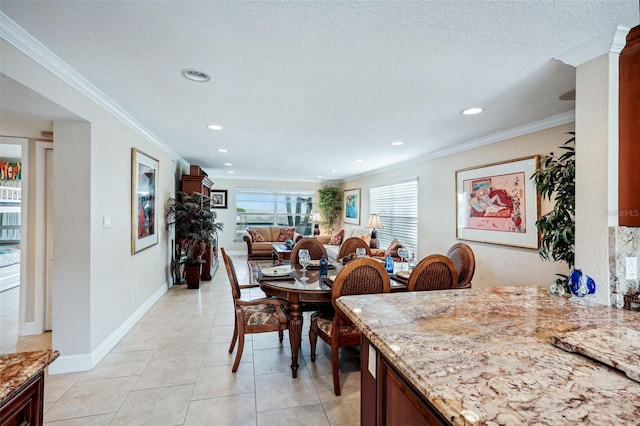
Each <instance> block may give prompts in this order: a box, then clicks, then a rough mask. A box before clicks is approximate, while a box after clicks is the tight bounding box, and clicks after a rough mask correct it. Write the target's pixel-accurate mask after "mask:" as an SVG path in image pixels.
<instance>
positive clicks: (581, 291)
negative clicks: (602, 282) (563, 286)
mask: <svg viewBox="0 0 640 426" xmlns="http://www.w3.org/2000/svg"><path fill="white" fill-rule="evenodd" d="M569 290H570V291H571V294H573V295H574V296H576V297H585V296H587V295H589V294H593V293H595V292H596V283H595V281H593V279H592V278H591V277H590V276H588V275H584V274H582V271H581V270H580V269H574V270H573V271H571V275H570V276H569Z"/></svg>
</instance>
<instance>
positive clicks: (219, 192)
mask: <svg viewBox="0 0 640 426" xmlns="http://www.w3.org/2000/svg"><path fill="white" fill-rule="evenodd" d="M211 207H213V208H214V209H226V208H227V190H226V189H212V190H211Z"/></svg>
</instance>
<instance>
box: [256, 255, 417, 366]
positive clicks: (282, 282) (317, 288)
mask: <svg viewBox="0 0 640 426" xmlns="http://www.w3.org/2000/svg"><path fill="white" fill-rule="evenodd" d="M342 268H343V265H342V264H341V263H333V262H330V263H329V270H328V274H327V275H326V276H325V275H320V271H319V269H318V268H314V267H308V269H307V270H306V271H304V270H303V269H302V267H301V266H300V265H280V266H273V267H265V268H262V269H261V272H260V273H259V274H258V276H257V277H254V278H255V279H256V281H257V282H258V283H259V284H260V288H261V289H262V291H263V292H264V293H265V294H266V295H267V296H273V297H279V298H281V299H284V300H287V301H288V302H289V306H288V308H287V312H288V314H289V343H290V344H291V373H292V376H293V377H294V378H296V377H297V376H298V355H299V353H300V345H301V342H302V324H303V315H302V313H303V311H309V310H318V309H321V308H322V306H323V305H325V306H327V305H329V304H331V284H332V279H333V278H334V277H335V276H336V275H337V274H338V273H339V272H340V270H341V269H342ZM406 288H407V286H406V281H403V280H400V279H397V277H395V276H393V275H392V279H391V291H393V292H395V291H405V290H406Z"/></svg>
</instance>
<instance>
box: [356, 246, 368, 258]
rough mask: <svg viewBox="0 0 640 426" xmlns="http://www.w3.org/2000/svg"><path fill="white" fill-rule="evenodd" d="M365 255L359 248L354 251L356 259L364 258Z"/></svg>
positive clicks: (363, 250) (365, 251)
mask: <svg viewBox="0 0 640 426" xmlns="http://www.w3.org/2000/svg"><path fill="white" fill-rule="evenodd" d="M366 255H367V250H365V249H364V248H362V247H359V248H357V249H356V256H357V257H358V258H360V257H365V256H366Z"/></svg>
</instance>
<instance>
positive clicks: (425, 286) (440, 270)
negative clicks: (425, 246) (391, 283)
mask: <svg viewBox="0 0 640 426" xmlns="http://www.w3.org/2000/svg"><path fill="white" fill-rule="evenodd" d="M457 283H458V273H457V272H456V267H455V265H454V264H453V262H452V261H451V259H449V258H448V257H446V256H443V255H441V254H432V255H429V256H427V257H425V258H424V259H422V260H421V261H420V262H418V264H417V265H416V266H415V268H414V269H413V271H412V272H411V275H409V280H408V281H407V291H426V290H446V289H452V288H456V287H457Z"/></svg>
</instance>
